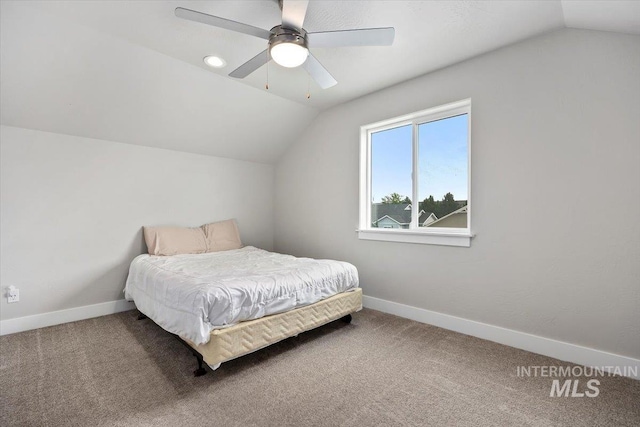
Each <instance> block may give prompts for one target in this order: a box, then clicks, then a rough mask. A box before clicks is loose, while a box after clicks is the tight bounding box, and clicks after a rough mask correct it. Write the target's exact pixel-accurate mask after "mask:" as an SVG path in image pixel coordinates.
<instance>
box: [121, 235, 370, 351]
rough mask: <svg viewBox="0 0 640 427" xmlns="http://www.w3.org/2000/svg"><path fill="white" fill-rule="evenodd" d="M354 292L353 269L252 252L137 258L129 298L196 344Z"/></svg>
mask: <svg viewBox="0 0 640 427" xmlns="http://www.w3.org/2000/svg"><path fill="white" fill-rule="evenodd" d="M356 288H358V271H357V270H356V268H355V267H354V266H353V265H351V264H349V263H346V262H341V261H333V260H316V259H310V258H296V257H293V256H290V255H283V254H278V253H273V252H268V251H265V250H262V249H258V248H255V247H252V246H247V247H244V248H242V249H236V250H230V251H223V252H213V253H204V254H189V255H174V256H151V255H147V254H144V255H139V256H138V257H136V258H135V259H134V260H133V261H132V263H131V266H130V268H129V276H128V278H127V283H126V286H125V298H126V299H128V300H133V301H134V302H135V304H136V307H137V308H138V310H140V311H141V312H142V313H144V314H146V315H147V316H148V317H150V318H151V319H152V320H153V321H155V322H156V323H157V324H158V325H160V326H161V327H163V328H164V329H166V330H167V331H169V332H171V333H174V334H176V335H178V336H180V337H182V338H183V339H186V340H188V341H191V342H192V343H194V344H196V345H199V344H203V343H206V342H208V341H209V339H210V334H211V331H213V330H215V329H218V328H225V327H229V326H232V325H234V324H237V323H239V322H243V321H247V320H252V319H258V318H261V317H263V316H268V315H272V314H277V313H282V312H285V311H289V310H292V309H295V308H298V307H304V306H307V305H310V304H313V303H316V302H318V301H321V300H324V299H326V298H329V297H331V296H333V295H336V294H339V293H342V292H349V291H353V290H354V289H356Z"/></svg>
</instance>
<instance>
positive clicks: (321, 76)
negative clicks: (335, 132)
mask: <svg viewBox="0 0 640 427" xmlns="http://www.w3.org/2000/svg"><path fill="white" fill-rule="evenodd" d="M279 4H280V9H281V10H282V24H281V25H276V26H275V27H273V28H272V29H271V30H264V29H262V28H258V27H254V26H252V25H248V24H243V23H241V22H236V21H232V20H229V19H225V18H221V17H219V16H213V15H208V14H206V13H202V12H197V11H195V10H190V9H184V8H182V7H178V8H176V11H175V13H176V16H177V17H179V18H183V19H188V20H191V21H196V22H201V23H203V24H207V25H213V26H214V27H220V28H225V29H227V30H231V31H237V32H239V33H243V34H249V35H251V36H255V37H259V38H261V39H265V40H267V41H268V42H267V49H266V50H264V51H262V52H260V53H259V54H257V55H256V56H254V57H253V58H251V59H250V60H248V61H247V62H245V63H244V64H242V65H241V66H239V67H238V68H236V69H235V70H233V71H232V72H231V73H230V74H229V76H231V77H235V78H239V79H243V78H245V77H247V76H248V75H249V74H251V73H253V72H254V71H256V70H257V69H258V68H260V67H261V66H263V65H264V64H266V63H267V62H269V61H270V60H271V59H273V60H274V61H275V62H276V63H277V64H279V65H282V66H283V67H288V68H294V67H299V66H302V67H303V68H304V69H305V70H307V72H308V73H309V75H311V77H312V78H313V80H315V82H316V83H318V85H319V86H320V87H321V88H323V89H327V88H330V87H332V86H334V85H336V84H337V83H338V82H337V81H336V79H334V78H333V76H332V75H331V74H330V73H329V71H327V69H326V68H324V67H323V66H322V64H320V62H319V61H318V60H317V59H316V57H315V56H313V55H312V54H311V53H309V48H317V47H344V46H390V45H391V44H393V38H394V36H395V30H394V28H393V27H386V28H361V29H354V30H340V31H321V32H317V33H309V32H307V31H306V30H305V29H304V28H302V24H303V22H304V18H305V15H306V13H307V6H308V5H309V1H308V0H303V1H300V0H279Z"/></svg>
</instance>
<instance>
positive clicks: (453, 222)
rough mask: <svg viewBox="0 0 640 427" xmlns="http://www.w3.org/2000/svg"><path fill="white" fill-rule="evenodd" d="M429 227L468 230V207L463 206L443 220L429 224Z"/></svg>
mask: <svg viewBox="0 0 640 427" xmlns="http://www.w3.org/2000/svg"><path fill="white" fill-rule="evenodd" d="M427 227H453V228H466V227H467V207H466V206H463V207H461V208H460V209H457V210H455V211H453V212H451V213H450V214H448V215H445V216H443V217H442V218H440V219H438V220H436V221H433V222H432V223H430V224H427Z"/></svg>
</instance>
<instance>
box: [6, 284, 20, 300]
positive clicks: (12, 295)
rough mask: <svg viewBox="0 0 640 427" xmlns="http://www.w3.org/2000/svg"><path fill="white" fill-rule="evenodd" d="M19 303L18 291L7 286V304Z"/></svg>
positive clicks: (13, 287)
mask: <svg viewBox="0 0 640 427" xmlns="http://www.w3.org/2000/svg"><path fill="white" fill-rule="evenodd" d="M18 301H20V289H18V288H16V287H15V286H9V287H8V288H7V303H9V304H11V303H12V302H18Z"/></svg>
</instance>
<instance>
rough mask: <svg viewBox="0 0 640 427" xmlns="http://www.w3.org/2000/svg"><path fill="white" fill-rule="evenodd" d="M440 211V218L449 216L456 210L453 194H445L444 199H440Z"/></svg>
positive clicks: (456, 205)
mask: <svg viewBox="0 0 640 427" xmlns="http://www.w3.org/2000/svg"><path fill="white" fill-rule="evenodd" d="M441 209H442V216H445V215H449V214H450V213H451V212H453V211H455V210H456V209H458V204H457V203H456V200H455V198H454V197H453V194H451V193H447V194H445V195H444V197H443V198H442V206H441ZM438 218H441V217H438Z"/></svg>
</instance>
